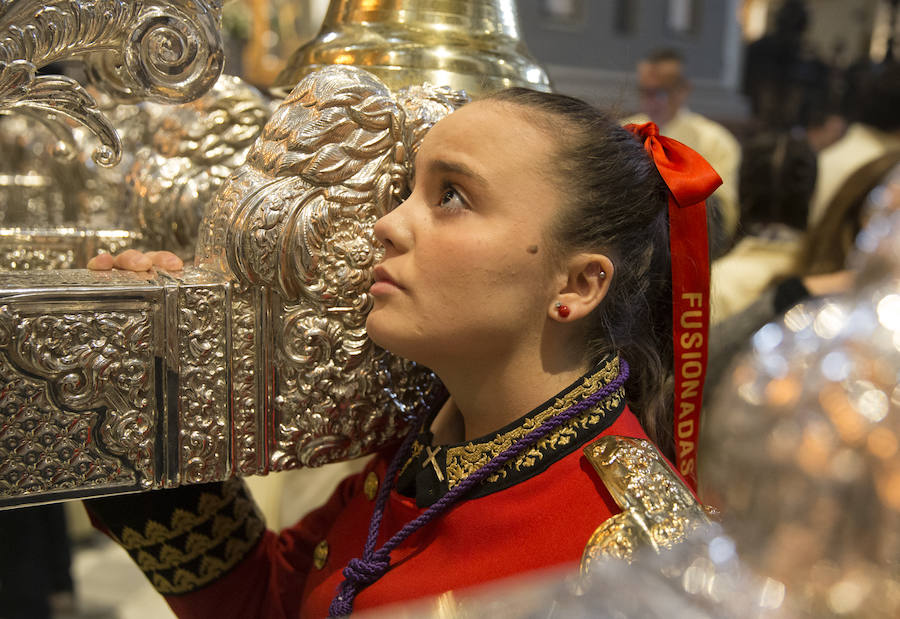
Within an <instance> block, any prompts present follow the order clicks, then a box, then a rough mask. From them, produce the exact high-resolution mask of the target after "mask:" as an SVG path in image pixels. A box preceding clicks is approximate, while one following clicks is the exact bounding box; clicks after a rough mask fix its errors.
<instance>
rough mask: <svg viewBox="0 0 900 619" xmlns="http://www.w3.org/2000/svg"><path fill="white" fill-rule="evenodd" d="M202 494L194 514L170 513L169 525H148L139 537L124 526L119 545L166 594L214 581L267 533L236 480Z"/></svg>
mask: <svg viewBox="0 0 900 619" xmlns="http://www.w3.org/2000/svg"><path fill="white" fill-rule="evenodd" d="M221 489H222V491H221V494H215V493H211V492H204V493H203V494H202V495H201V497H200V500H199V501H198V505H197V511H196V513H193V512H191V511H188V510H185V509H183V508H176V509H174V510H173V511H172V515H171V517H170V519H169V524H165V523H161V522H157V521H153V520H151V521H149V522H147V523H146V524H145V525H144V530H143V532H141V531H137V530H135V529H133V528H130V527H125V528H124V529H123V530H122V532H121V534H120V535H119V537H118V541H119V543H120V544H121V545H122V546H123V547H124V548H125V550H127V551H128V552H129V554H131V556H132V558H133V559H134V560H135V562H136V563H137V564H138V566H139V567H140V568H141V570H142V571H143V572H144V574H145V575H146V576H147V578H148V579H149V580H150V582H151V583H153V586H154V587H155V588H156V590H157V591H159V592H160V593H162V594H164V595H177V594H183V593H188V592H190V591H193V590H195V589H199V588H201V587H203V586H205V585H208V584H209V583H211V582H213V581H214V580H216V579H217V578H219V577H220V576H221V575H223V574H224V573H225V572H227V571H228V570H230V569H231V568H233V567H234V566H235V565H237V564H238V563H240V561H241V560H242V559H243V558H244V557H245V556H246V555H247V553H248V552H249V551H250V550H251V549H252V548H253V547H254V546H255V545H256V543H257V541H258V540H259V537H260V535H262V533H263V531H264V530H265V523H264V521H263V519H262V516H261V515H260V514H259V512H258V510H257V508H256V505H255V503H254V502H253V499H252V498H250V496H249V495H248V494H247V493H246V492H245V490H244V486H243V483H242V482H241V481H240V480H231V481H228V482H225V483H224V484H222V486H221Z"/></svg>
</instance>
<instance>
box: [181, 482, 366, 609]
mask: <svg viewBox="0 0 900 619" xmlns="http://www.w3.org/2000/svg"><path fill="white" fill-rule="evenodd" d="M367 470H368V467H367ZM364 475H365V472H363V473H360V474H357V475H352V476H350V477H348V478H346V479H345V480H344V481H342V482H341V483H340V484H339V485H338V487H337V489H336V490H335V491H334V493H333V494H332V495H331V498H330V499H329V500H328V502H326V503H325V504H324V505H323V506H322V507H320V508H318V509H316V510H314V511H312V512H310V513H309V514H308V515H307V516H306V517H304V518H303V519H302V520H301V521H300V522H298V523H297V524H296V525H294V526H293V527H289V528H287V529H284V530H283V531H282V532H281V534H280V535H276V534H275V533H274V532H272V531H266V532H265V533H264V535H263V537H262V539H261V540H260V543H259V544H257V546H256V547H255V548H254V549H253V550H252V551H251V552H250V554H248V555H247V557H246V558H245V559H244V560H243V561H241V562H240V563H239V564H238V565H237V566H236V567H235V568H234V569H233V570H232V571H231V572H229V573H228V574H226V575H225V576H223V577H222V578H220V579H218V580H216V581H215V582H213V583H212V584H210V585H207V586H206V587H203V588H202V589H199V590H197V591H194V592H191V593H188V594H185V595H174V596H166V602H168V604H169V606H170V607H171V608H172V610H173V611H174V612H175V614H176V615H177V616H178V617H179V618H181V619H209V618H211V617H214V618H216V619H230V618H234V619H247V618H249V617H253V618H254V619H296V617H298V616H299V613H300V606H301V604H302V602H303V600H302V599H301V593H302V591H303V588H304V584H305V581H306V576H307V574H308V573H309V570H310V569H311V567H312V560H313V550H314V549H315V547H316V544H318V543H319V541H320V540H322V539H323V538H324V537H325V536H326V535H327V533H328V531H329V530H330V529H331V526H332V524H333V523H334V521H335V519H336V517H337V514H339V513H340V512H341V510H343V509H344V506H345V505H346V504H347V503H348V502H349V500H350V498H351V497H352V496H353V495H354V494H355V493H358V492H360V491H361V489H362V483H363V479H364V478H365V477H364Z"/></svg>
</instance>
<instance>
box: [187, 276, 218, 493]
mask: <svg viewBox="0 0 900 619" xmlns="http://www.w3.org/2000/svg"><path fill="white" fill-rule="evenodd" d="M178 294H179V299H178V307H177V311H178V345H179V348H178V368H177V371H178V390H179V394H178V403H179V406H178V408H179V414H178V428H179V430H178V451H179V460H180V466H179V469H180V472H181V476H182V481H185V482H188V483H200V482H207V481H216V480H221V479H225V478H227V477H228V473H229V467H228V460H229V436H230V430H229V428H228V384H227V372H226V367H227V359H226V357H227V354H228V350H227V348H226V326H227V323H226V312H225V302H226V297H227V289H226V287H225V286H192V285H184V286H179V288H178Z"/></svg>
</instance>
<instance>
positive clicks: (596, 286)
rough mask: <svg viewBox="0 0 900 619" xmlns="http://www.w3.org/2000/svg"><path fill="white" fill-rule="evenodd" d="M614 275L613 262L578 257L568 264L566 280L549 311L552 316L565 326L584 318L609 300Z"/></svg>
mask: <svg viewBox="0 0 900 619" xmlns="http://www.w3.org/2000/svg"><path fill="white" fill-rule="evenodd" d="M613 275H614V268H613V263H612V260H610V259H609V257H607V256H606V255H604V254H589V253H580V254H576V255H575V256H573V257H572V258H571V259H570V260H569V261H568V268H567V271H566V279H565V281H564V283H563V286H562V287H561V289H560V290H559V292H558V293H557V295H556V298H554V299H553V303H552V304H551V306H550V308H549V312H550V316H551V317H552V318H554V319H555V320H560V321H562V322H570V321H575V320H578V319H579V318H584V317H585V316H587V315H588V314H590V313H591V312H592V311H594V309H595V308H596V307H597V306H598V305H600V302H601V301H603V299H604V298H605V297H606V293H607V292H608V291H609V286H610V283H611V282H612V278H613ZM563 308H565V309H563ZM563 314H565V315H563Z"/></svg>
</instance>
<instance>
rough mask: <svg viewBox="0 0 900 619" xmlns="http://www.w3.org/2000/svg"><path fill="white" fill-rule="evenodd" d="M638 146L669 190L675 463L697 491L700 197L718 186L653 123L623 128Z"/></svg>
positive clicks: (700, 161) (703, 289) (703, 258)
mask: <svg viewBox="0 0 900 619" xmlns="http://www.w3.org/2000/svg"><path fill="white" fill-rule="evenodd" d="M625 128H626V129H627V130H628V131H630V132H632V133H633V134H635V135H636V136H637V137H638V139H640V140H641V141H642V142H643V143H644V150H646V151H647V152H648V153H650V156H651V157H652V158H653V161H654V163H655V164H656V169H657V170H659V174H660V176H662V179H663V181H665V183H666V185H667V186H668V188H669V247H670V250H671V253H672V328H673V345H674V351H675V427H674V431H675V464H676V466H677V467H678V470H679V472H680V473H681V474H682V476H683V477H684V478H685V479H686V480H687V482H688V484H690V486H691V488H693V489H694V490H695V491H696V489H697V441H698V439H699V436H700V407H701V405H702V403H703V381H704V379H705V378H706V356H707V354H706V350H707V342H706V340H707V335H708V331H709V237H708V236H707V230H706V199H707V198H708V197H709V196H710V195H711V194H712V192H713V191H715V190H716V188H717V187H718V186H719V185H721V184H722V179H721V178H719V175H718V174H716V171H715V170H713V168H712V166H711V165H709V163H707V161H706V159H704V158H703V157H701V156H700V154H699V153H697V152H696V151H695V150H693V149H691V148H689V147H687V146H685V145H684V144H682V143H681V142H679V141H677V140H673V139H672V138H667V137H666V136H663V135H660V134H659V128H658V127H657V126H656V124H655V123H652V122H649V123H643V124H640V125H634V124H631V125H625Z"/></svg>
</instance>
